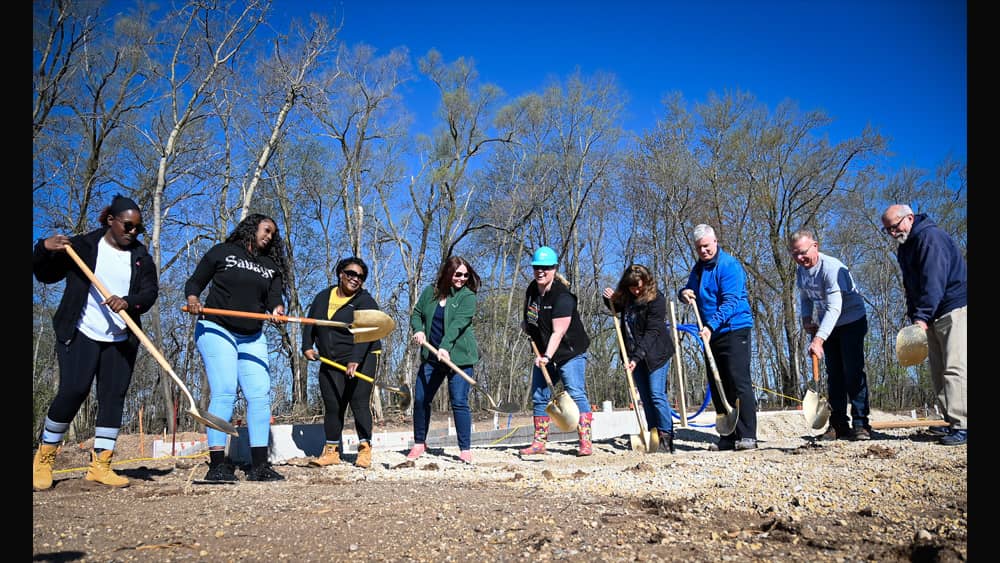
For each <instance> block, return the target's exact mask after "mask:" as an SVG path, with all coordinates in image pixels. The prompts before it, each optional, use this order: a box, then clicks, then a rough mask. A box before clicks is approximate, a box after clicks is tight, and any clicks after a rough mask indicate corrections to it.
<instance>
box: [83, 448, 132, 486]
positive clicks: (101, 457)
mask: <svg viewBox="0 0 1000 563" xmlns="http://www.w3.org/2000/svg"><path fill="white" fill-rule="evenodd" d="M114 455H115V451H114V450H104V451H103V452H101V453H97V452H95V451H93V450H91V452H90V459H91V461H90V467H89V468H88V469H87V474H86V475H85V476H84V477H83V478H84V479H86V480H88V481H97V482H98V483H103V484H105V485H107V486H109V487H127V486H128V479H126V478H124V477H122V476H121V475H118V474H117V473H115V472H114V471H112V470H111V458H112V457H114Z"/></svg>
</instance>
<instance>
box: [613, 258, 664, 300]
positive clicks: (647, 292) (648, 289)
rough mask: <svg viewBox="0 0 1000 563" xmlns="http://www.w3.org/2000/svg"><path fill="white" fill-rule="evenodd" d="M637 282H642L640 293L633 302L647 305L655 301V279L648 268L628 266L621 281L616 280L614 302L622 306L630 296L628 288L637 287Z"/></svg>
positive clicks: (637, 265)
mask: <svg viewBox="0 0 1000 563" xmlns="http://www.w3.org/2000/svg"><path fill="white" fill-rule="evenodd" d="M639 282H642V291H641V292H640V293H639V295H637V296H636V298H635V302H636V303H649V302H650V301H652V300H653V299H655V298H656V278H654V277H653V274H652V273H651V272H650V271H649V268H647V267H645V266H642V265H639V264H630V265H629V267H628V268H625V272H624V273H622V277H621V279H619V280H618V287H617V288H616V289H615V294H614V296H613V299H614V302H615V303H617V304H619V305H624V304H625V301H626V300H627V299H629V297H631V296H632V292H630V291H629V288H630V287H635V286H637V285H639Z"/></svg>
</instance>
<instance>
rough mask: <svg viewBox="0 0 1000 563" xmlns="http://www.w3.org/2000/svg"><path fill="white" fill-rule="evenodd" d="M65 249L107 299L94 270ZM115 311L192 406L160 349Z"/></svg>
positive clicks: (126, 315)
mask: <svg viewBox="0 0 1000 563" xmlns="http://www.w3.org/2000/svg"><path fill="white" fill-rule="evenodd" d="M65 249H66V254H68V255H69V257H70V258H72V259H73V261H74V262H76V265H77V266H78V267H79V268H80V271H82V272H83V273H84V275H85V276H87V279H89V280H90V283H92V284H94V287H96V288H97V291H99V292H100V293H101V296H102V297H104V299H108V298H109V297H111V292H110V291H108V288H106V287H104V284H102V283H101V280H99V279H97V276H96V275H94V272H93V271H92V270H91V269H90V268H89V267H88V266H87V264H86V263H85V262H84V261H83V259H82V258H80V255H78V254H77V253H76V251H75V250H73V247H72V246H69V245H66V247H65ZM117 313H118V316H120V317H121V318H122V319H124V321H125V324H126V325H128V327H129V329H131V331H132V333H133V334H135V335H136V337H138V338H139V342H142V345H143V346H145V347H146V350H147V351H149V353H150V354H151V355H152V356H153V357H154V358H155V359H156V361H157V363H159V364H160V366H161V367H163V369H164V370H165V371H166V372H167V373H168V374H170V377H171V378H172V379H173V380H174V383H176V384H177V386H178V387H180V389H181V391H183V392H184V395H186V396H187V399H188V401H189V402H190V403H191V405H192V407H193V406H194V397H192V396H191V391H189V390H188V388H187V386H186V385H184V381H183V380H182V379H181V378H180V377H178V376H177V374H176V373H174V370H173V368H171V367H170V362H168V361H167V359H166V358H164V357H163V354H161V353H160V351H159V350H158V349H157V348H156V346H155V345H154V344H153V343H152V342H151V341H150V340H149V337H147V336H146V333H144V332H142V329H141V328H139V325H138V323H136V322H135V321H134V320H132V317H130V316H129V314H128V313H127V312H125V311H124V310H121V311H118V312H117Z"/></svg>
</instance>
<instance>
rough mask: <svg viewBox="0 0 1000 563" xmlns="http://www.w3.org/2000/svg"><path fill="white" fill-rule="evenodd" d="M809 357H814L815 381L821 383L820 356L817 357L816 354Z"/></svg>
mask: <svg viewBox="0 0 1000 563" xmlns="http://www.w3.org/2000/svg"><path fill="white" fill-rule="evenodd" d="M809 355H810V356H812V364H813V381H815V382H816V383H819V356H817V355H816V354H809Z"/></svg>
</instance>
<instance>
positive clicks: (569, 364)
mask: <svg viewBox="0 0 1000 563" xmlns="http://www.w3.org/2000/svg"><path fill="white" fill-rule="evenodd" d="M587 357H588V354H587V353H586V352H584V353H583V354H579V355H577V356H573V357H572V358H570V359H569V360H567V361H566V362H565V363H562V364H559V365H556V364H554V363H549V365H548V366H547V369H548V372H549V378H551V379H552V385H553V386H554V385H556V384H557V383H559V382H560V381H562V382H563V386H564V387H565V388H566V392H567V393H569V396H570V397H572V398H573V402H575V403H576V406H577V408H579V409H580V414H584V413H588V412H590V399H588V398H587V388H586V378H585V372H586V368H587ZM550 399H552V392H551V391H550V390H549V386H548V385H547V384H546V383H545V377H544V376H543V375H542V370H541V369H539V368H538V367H532V369H531V404H532V412H531V414H532V415H534V416H548V415H547V414H545V405H547V404H549V400H550Z"/></svg>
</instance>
